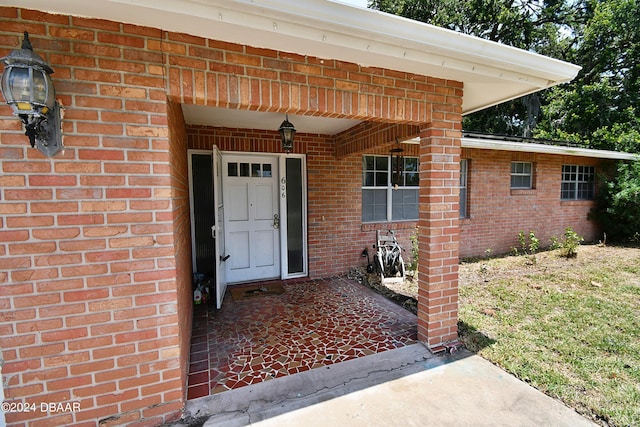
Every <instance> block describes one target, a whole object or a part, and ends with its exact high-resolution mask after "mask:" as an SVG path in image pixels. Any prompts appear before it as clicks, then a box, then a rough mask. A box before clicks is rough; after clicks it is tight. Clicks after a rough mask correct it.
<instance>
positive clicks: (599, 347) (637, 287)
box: [460, 246, 640, 426]
mask: <svg viewBox="0 0 640 427" xmlns="http://www.w3.org/2000/svg"><path fill="white" fill-rule="evenodd" d="M460 334H461V336H462V340H463V341H464V343H465V345H466V347H467V348H469V349H470V350H472V351H476V352H478V353H479V354H480V355H481V356H482V357H484V358H486V359H488V360H490V361H492V362H493V363H495V364H497V365H499V366H501V367H502V368H503V369H505V370H506V371H508V372H511V373H512V374H514V375H515V376H517V377H518V378H520V379H522V380H524V381H526V382H527V383H529V384H531V385H532V386H534V387H536V388H538V389H539V390H541V391H543V392H544V393H546V394H548V395H550V396H552V397H555V398H558V399H560V400H562V401H564V402H565V403H566V404H567V405H568V406H570V407H573V408H575V409H576V410H577V411H578V412H580V413H582V414H584V415H585V416H587V417H589V418H592V419H593V420H595V421H596V422H598V423H600V424H602V425H611V426H640V249H637V248H623V247H611V246H581V247H580V248H579V250H578V257H577V258H575V259H566V258H562V257H560V256H559V255H558V252H557V251H551V252H545V253H540V254H537V255H536V256H535V259H533V258H532V257H527V256H519V257H518V256H511V257H506V258H494V259H487V260H480V261H475V262H465V263H463V264H462V265H461V269H460Z"/></svg>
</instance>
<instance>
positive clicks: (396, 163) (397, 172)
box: [389, 137, 404, 189]
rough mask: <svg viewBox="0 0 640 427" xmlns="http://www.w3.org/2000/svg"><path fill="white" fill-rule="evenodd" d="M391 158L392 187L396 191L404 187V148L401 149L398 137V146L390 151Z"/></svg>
mask: <svg viewBox="0 0 640 427" xmlns="http://www.w3.org/2000/svg"><path fill="white" fill-rule="evenodd" d="M389 153H390V156H391V185H393V188H394V189H397V188H398V186H400V185H403V184H404V183H403V180H402V174H403V173H404V156H403V155H402V153H404V148H402V147H400V141H399V140H398V137H396V146H395V147H394V148H392V149H391V150H390V151H389Z"/></svg>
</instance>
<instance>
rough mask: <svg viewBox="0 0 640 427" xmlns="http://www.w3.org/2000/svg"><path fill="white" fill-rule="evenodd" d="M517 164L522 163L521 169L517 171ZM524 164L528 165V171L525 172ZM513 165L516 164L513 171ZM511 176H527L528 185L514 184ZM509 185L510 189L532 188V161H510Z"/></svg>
mask: <svg viewBox="0 0 640 427" xmlns="http://www.w3.org/2000/svg"><path fill="white" fill-rule="evenodd" d="M519 165H522V166H523V168H522V170H521V171H518V170H517V169H518V167H517V166H519ZM525 165H529V172H525V170H526V168H525V167H524V166H525ZM514 166H516V171H515V172H514ZM513 177H527V178H529V185H528V186H514V185H513ZM510 180H511V181H510V185H511V189H512V190H531V189H532V188H533V163H532V162H511V177H510Z"/></svg>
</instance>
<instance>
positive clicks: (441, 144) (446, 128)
mask: <svg viewBox="0 0 640 427" xmlns="http://www.w3.org/2000/svg"><path fill="white" fill-rule="evenodd" d="M460 100H461V99H460ZM456 104H457V105H458V111H460V105H461V104H460V103H459V102H458V103H456ZM460 137H461V122H460V121H459V120H457V119H452V120H443V121H440V122H433V123H432V124H431V126H430V127H428V128H426V129H425V130H423V131H422V133H421V135H420V145H421V148H420V221H419V223H418V225H419V228H418V230H419V232H418V233H419V244H418V256H419V271H418V284H419V287H418V338H419V339H420V340H422V341H425V342H426V343H427V345H428V346H429V347H431V348H434V347H438V346H440V345H442V344H443V343H446V342H448V341H452V340H455V339H457V337H458V262H459V260H458V253H459V252H458V251H459V243H460V241H459V239H460V227H459V183H460Z"/></svg>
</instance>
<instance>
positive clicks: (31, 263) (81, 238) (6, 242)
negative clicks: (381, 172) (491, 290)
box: [0, 7, 461, 426]
mask: <svg viewBox="0 0 640 427" xmlns="http://www.w3.org/2000/svg"><path fill="white" fill-rule="evenodd" d="M25 30H26V31H29V34H30V38H31V41H32V43H33V46H34V50H35V51H36V52H37V53H38V54H40V55H41V56H43V58H44V59H45V60H46V61H47V62H48V63H49V64H50V65H51V67H52V68H53V69H54V70H55V74H54V75H53V81H54V84H55V87H56V90H57V96H58V98H59V99H60V100H61V102H62V104H63V105H64V106H65V116H64V120H63V132H64V135H65V136H64V143H65V146H66V150H65V152H64V153H61V154H59V155H58V156H56V157H55V158H54V159H48V158H44V157H43V156H42V155H41V154H40V153H39V152H38V151H36V150H33V149H30V148H27V146H28V142H27V140H26V137H25V136H24V135H23V131H22V128H21V125H20V123H19V122H18V121H17V120H15V119H14V118H13V117H12V115H11V111H10V109H9V107H7V106H6V105H1V106H0V118H1V119H2V120H1V121H0V170H1V172H2V173H1V175H0V184H1V187H0V256H1V257H2V265H1V266H0V284H1V286H0V319H1V323H0V348H2V357H3V359H4V360H5V365H4V367H3V379H4V382H5V387H6V388H5V392H6V397H7V399H9V400H14V399H17V400H25V399H26V400H28V401H30V402H34V403H37V404H40V402H78V403H79V404H80V405H81V408H82V410H81V411H79V412H71V413H69V412H66V413H59V414H46V413H44V414H43V413H39V412H36V413H29V414H10V415H9V417H8V418H9V419H8V422H9V424H10V425H12V426H13V425H15V426H18V425H24V424H26V423H29V425H34V426H39V425H46V426H54V425H96V424H98V423H99V424H100V425H101V426H109V425H115V424H131V425H157V424H160V423H162V422H164V421H166V420H168V419H172V418H175V417H177V416H179V415H180V413H179V408H180V407H181V406H182V403H183V399H184V395H185V383H184V378H185V369H186V360H187V357H188V355H187V354H186V352H187V347H188V345H187V343H188V340H189V338H188V336H187V334H189V332H190V331H189V323H190V319H189V316H190V313H191V311H190V307H189V305H190V298H189V294H190V292H191V288H190V280H189V276H190V274H191V271H190V262H189V254H188V253H189V249H188V248H189V247H190V245H189V233H188V215H187V210H188V208H187V204H186V182H187V177H186V152H185V151H186V144H185V143H184V133H185V130H184V129H183V128H182V127H183V126H184V123H182V122H181V119H180V112H179V109H178V108H177V107H176V105H174V103H175V104H180V103H197V104H202V105H208V106H224V107H231V108H239V109H248V110H249V109H251V110H260V111H280V112H285V111H288V112H290V113H296V114H303V115H317V116H327V117H329V116H330V117H344V118H355V119H363V120H371V121H374V122H378V123H386V124H387V125H388V126H393V125H394V124H395V123H403V124H405V125H415V126H421V125H422V124H424V123H428V122H430V121H432V118H433V119H434V120H435V121H440V120H443V119H445V118H446V117H445V116H446V115H447V114H450V113H449V112H447V111H448V110H447V109H448V108H451V110H450V112H453V113H455V110H456V109H457V108H459V106H458V104H457V103H456V102H457V100H458V99H459V97H460V96H461V88H460V87H459V85H458V84H456V83H455V82H448V81H444V80H437V79H430V78H428V77H424V76H416V75H411V74H407V73H400V72H396V71H391V70H383V69H373V68H367V67H361V66H358V65H356V64H349V63H344V62H339V61H333V60H325V59H319V58H313V57H303V56H299V55H295V54H289V53H283V52H276V51H271V50H265V49H255V48H252V47H249V46H239V45H233V44H229V43H222V42H217V41H213V40H206V39H202V38H198V37H191V36H186V35H183V34H174V33H167V32H164V31H161V30H158V29H153V28H146V27H139V26H134V25H129V24H122V23H117V22H111V21H105V20H95V19H87V18H79V17H70V16H65V15H50V14H45V13H41V12H38V11H32V10H24V9H16V8H11V7H1V8H0V55H6V54H8V53H9V52H10V51H11V50H13V49H15V48H17V47H18V46H19V45H20V41H21V36H22V32H23V31H25ZM167 99H169V104H168V103H167ZM434 106H436V107H434ZM458 120H459V117H458ZM170 128H171V129H170ZM378 130H379V131H380V129H378ZM378 135H380V137H379V138H378V139H377V141H378V143H379V144H388V143H389V141H387V140H382V139H381V138H382V136H384V135H385V132H384V131H380V132H378ZM229 138H230V139H229V141H230V142H229V144H231V146H232V147H235V145H233V144H236V139H235V137H232V136H230V137H229ZM268 139H269V137H265V142H257V141H255V140H254V141H253V142H251V143H250V145H249V146H248V147H249V148H246V147H244V148H235V149H243V150H245V149H250V150H252V151H254V150H255V151H260V150H267V149H268V147H270V148H273V146H269V144H270V142H268ZM299 141H300V145H299V147H300V149H301V150H306V151H305V153H306V154H307V155H308V166H309V177H310V178H309V190H310V194H311V193H312V195H313V199H311V198H310V201H309V203H310V204H309V215H310V243H312V244H313V246H310V251H309V253H310V257H311V258H312V260H313V261H312V262H313V265H314V267H313V271H312V274H320V271H322V272H323V274H329V273H330V272H339V271H344V265H345V264H347V265H349V264H352V262H353V263H358V262H364V261H363V260H362V259H361V258H360V256H359V254H360V251H361V250H362V248H363V247H364V246H365V245H366V244H367V243H366V242H371V240H369V239H370V238H369V237H368V236H369V235H370V236H373V232H372V231H369V230H367V229H361V230H360V231H358V230H357V229H355V230H352V229H350V228H349V229H347V227H346V226H345V224H346V223H347V222H348V221H350V220H351V219H356V218H359V217H360V205H359V202H358V201H357V200H359V198H358V196H359V194H360V192H359V189H358V187H359V183H360V180H361V178H360V174H361V172H360V171H361V160H360V157H359V154H358V153H355V152H354V151H353V150H359V149H361V148H362V147H358V145H357V144H351V145H350V147H351V148H348V150H349V151H345V153H343V155H342V156H341V157H337V156H336V151H335V147H332V146H331V144H329V143H328V142H327V141H326V137H318V136H305V135H301V136H300V139H299ZM317 141H320V143H317V144H316V145H313V144H312V142H313V143H314V144H315V143H316V142H317ZM345 141H346V140H345ZM353 147H355V148H353ZM366 148H371V147H370V146H367V147H366ZM232 149H234V148H232ZM326 174H329V178H327V177H326ZM347 183H348V184H347ZM345 207H348V209H346V208H345ZM324 212H329V213H330V215H325V220H324V221H320V220H319V218H320V219H321V217H322V215H323V213H324ZM363 230H364V231H363ZM406 235H408V231H407V234H406ZM406 235H405V236H406ZM312 237H313V239H314V240H312ZM403 238H404V237H403ZM340 239H343V240H344V239H351V240H349V242H352V246H348V245H344V249H340V252H339V253H338V255H336V253H335V252H332V250H333V249H334V248H335V247H336V241H339V240H340ZM324 244H330V245H331V246H330V247H329V249H327V247H325V246H323V245H324ZM341 257H343V258H341ZM325 269H326V270H325ZM325 271H326V273H324V272H325Z"/></svg>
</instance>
